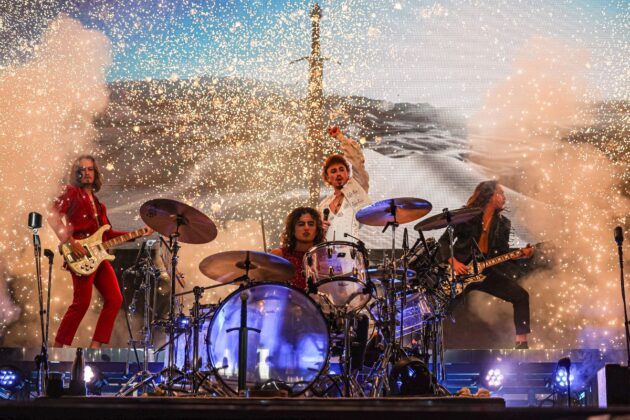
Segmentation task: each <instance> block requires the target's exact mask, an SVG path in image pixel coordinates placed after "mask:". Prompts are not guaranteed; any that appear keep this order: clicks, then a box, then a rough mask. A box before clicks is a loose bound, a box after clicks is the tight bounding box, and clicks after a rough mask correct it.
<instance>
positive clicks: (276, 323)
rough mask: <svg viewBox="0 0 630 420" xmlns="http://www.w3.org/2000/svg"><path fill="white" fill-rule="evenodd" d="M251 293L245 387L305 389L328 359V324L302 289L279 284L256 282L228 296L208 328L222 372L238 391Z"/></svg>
mask: <svg viewBox="0 0 630 420" xmlns="http://www.w3.org/2000/svg"><path fill="white" fill-rule="evenodd" d="M242 293H246V294H247V295H248V298H247V304H246V305H247V326H248V328H253V329H256V330H259V331H260V332H258V331H254V330H251V329H250V330H249V331H248V333H247V374H246V387H247V388H248V389H252V390H259V389H274V390H275V389H286V390H288V391H289V394H290V395H292V396H293V395H298V394H301V393H302V392H304V391H306V390H307V389H308V388H309V386H310V385H311V384H312V383H313V382H314V381H315V380H316V379H317V377H318V376H319V375H320V374H321V372H322V370H323V369H324V368H325V366H326V364H327V361H328V349H329V333H328V324H327V323H326V320H325V318H324V316H323V315H322V313H321V311H320V310H319V308H318V307H317V306H316V305H315V303H314V302H313V301H312V300H311V299H309V297H308V296H306V295H305V294H304V293H303V292H301V291H299V290H296V289H293V288H292V287H290V286H287V285H283V284H276V283H262V284H255V285H252V286H250V287H247V288H244V289H239V290H236V291H235V292H233V293H232V294H231V295H229V296H228V297H227V298H226V299H225V300H224V301H223V303H222V304H221V306H220V308H219V309H218V310H217V312H216V313H215V315H214V317H213V318H212V321H211V322H210V327H209V330H208V340H207V345H208V355H209V357H210V362H211V363H212V366H213V368H214V370H215V371H216V373H217V377H218V378H219V379H220V380H221V382H223V384H224V385H225V386H226V387H227V388H229V389H231V390H232V392H234V393H236V392H238V356H239V352H238V350H239V328H240V326H241V294H242Z"/></svg>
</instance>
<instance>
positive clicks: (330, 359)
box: [118, 197, 480, 397]
mask: <svg viewBox="0 0 630 420" xmlns="http://www.w3.org/2000/svg"><path fill="white" fill-rule="evenodd" d="M431 208H432V205H431V203H429V202H428V201H426V200H422V199H418V198H411V197H403V198H395V199H389V200H383V201H379V202H376V203H374V204H372V205H370V206H367V207H365V208H363V209H361V210H360V211H359V212H357V214H356V218H357V220H358V221H359V222H360V223H362V224H366V225H370V226H382V227H383V232H385V231H386V230H387V229H390V230H391V236H392V248H391V254H390V256H389V257H388V258H386V259H385V260H384V262H383V263H382V264H380V265H377V266H373V267H371V266H370V264H369V259H368V251H367V249H366V248H365V245H364V244H363V242H361V241H360V240H358V238H353V239H355V242H352V241H333V242H324V243H320V244H317V245H315V246H314V247H313V248H311V249H310V250H309V251H308V252H306V254H305V256H304V273H303V274H304V276H305V278H306V280H307V288H306V290H302V289H298V288H296V287H295V286H293V285H291V284H290V279H291V278H292V276H293V273H294V267H293V266H292V265H291V263H289V261H287V260H286V259H284V258H281V257H279V256H276V255H272V254H268V253H264V252H257V251H247V250H245V251H227V252H221V253H218V254H214V255H210V256H208V257H206V258H205V259H203V260H202V261H201V263H200V264H199V270H200V271H201V273H203V274H204V275H205V276H206V277H208V278H209V279H211V280H214V283H213V284H212V285H210V286H205V287H200V286H196V287H193V288H192V290H188V291H184V292H181V293H177V292H176V284H177V283H178V279H180V275H179V272H178V270H177V263H178V258H179V257H178V252H179V250H180V247H181V245H180V244H203V243H208V242H210V241H212V240H214V239H215V238H216V236H217V229H216V226H215V224H214V223H213V222H212V220H210V218H208V217H207V216H206V215H205V214H203V213H202V212H200V211H198V210H196V209H194V208H193V207H191V206H188V205H186V204H184V203H181V202H178V201H175V200H168V199H156V200H151V201H148V202H146V203H144V204H143V205H142V207H141V208H140V216H141V218H142V220H143V221H144V222H145V223H146V224H147V225H148V226H149V227H151V228H153V229H154V230H155V231H156V232H157V233H159V234H160V235H162V237H161V238H160V241H161V242H162V243H163V245H164V246H165V247H166V248H167V250H168V253H169V256H170V264H167V266H168V268H169V276H170V297H169V311H168V319H166V320H159V321H153V322H150V323H149V322H147V319H146V317H148V316H150V314H151V313H152V311H151V309H150V308H149V307H148V303H147V302H148V301H149V300H150V299H151V297H150V296H151V291H150V290H149V289H150V284H149V283H150V281H151V279H153V280H156V279H157V278H158V277H160V276H159V274H158V275H156V272H157V273H159V270H156V267H155V266H154V265H152V264H150V263H147V260H146V259H145V260H143V261H144V264H143V265H142V266H141V267H140V268H139V269H136V272H137V273H138V275H139V276H143V278H145V279H146V282H145V283H143V285H144V286H143V288H144V290H145V315H144V316H145V323H144V325H145V326H144V327H143V333H144V340H143V343H144V346H145V348H144V350H145V353H144V354H145V365H144V368H143V369H142V371H141V372H139V373H138V374H136V375H135V376H134V377H132V378H131V379H130V380H129V381H128V382H127V383H126V384H125V385H124V386H123V387H122V389H121V390H120V391H119V393H118V395H121V396H127V395H135V394H136V393H139V392H141V393H145V392H149V391H150V392H156V393H161V394H164V395H178V394H181V393H186V394H188V395H190V394H192V395H208V396H235V395H240V396H249V395H256V394H257V393H258V394H259V395H263V396H291V397H292V396H310V395H313V396H322V397H327V396H344V397H363V396H372V397H379V396H389V395H395V394H396V392H397V390H399V389H400V383H399V382H400V378H398V377H396V378H395V377H393V376H392V373H393V372H397V371H398V370H400V369H399V366H400V361H401V360H414V361H416V360H419V361H420V362H421V363H423V364H424V366H427V371H428V370H429V368H430V371H431V374H430V375H429V376H430V377H432V378H435V381H436V387H434V388H432V389H433V391H432V392H436V391H435V390H437V389H438V388H437V382H438V381H439V380H440V378H442V379H444V374H443V363H442V360H443V357H442V329H441V324H442V321H443V319H444V317H445V316H446V314H447V311H448V306H449V303H450V301H451V299H452V298H453V297H454V295H453V294H452V291H453V290H454V289H455V288H454V287H451V284H450V282H451V280H450V279H456V278H457V277H455V276H451V277H449V276H448V275H446V274H445V270H446V268H444V267H441V266H439V265H438V264H436V262H435V260H436V254H437V250H438V249H437V248H438V246H437V243H436V241H435V240H433V239H432V238H429V239H425V237H424V234H423V232H424V231H428V230H433V229H442V228H447V230H448V231H449V232H451V235H450V237H451V239H452V230H453V226H454V225H455V224H458V223H462V222H465V221H467V220H469V219H471V218H472V217H475V216H476V215H478V214H479V212H480V211H479V210H477V209H460V210H455V211H448V209H445V210H444V211H443V212H442V213H440V214H438V215H436V216H433V217H429V218H426V219H424V220H422V221H420V222H419V223H418V224H417V225H416V226H415V230H417V231H418V232H419V239H418V241H416V243H415V244H414V245H413V246H411V247H409V246H408V241H407V230H406V229H405V235H404V238H405V239H404V240H403V244H402V253H401V252H400V250H399V249H397V246H396V229H397V228H398V227H399V225H400V224H405V223H410V222H413V221H416V220H419V219H422V218H423V217H424V216H426V215H427V214H428V213H429V212H430V211H431ZM345 236H346V237H348V236H349V237H351V238H352V236H351V235H348V234H346V235H345ZM451 252H452V240H451ZM447 283H449V284H447ZM228 285H234V286H238V289H236V290H235V291H233V292H232V293H230V294H228V295H227V296H226V297H225V298H224V299H222V300H221V301H220V302H218V303H216V304H210V305H207V304H206V305H202V304H201V303H200V300H201V298H202V296H203V294H204V292H205V291H206V290H208V289H213V288H221V287H225V286H228ZM185 295H192V296H193V297H194V304H193V305H192V308H191V310H190V317H188V316H185V315H184V314H183V309H182V307H183V306H182V302H183V301H182V300H181V299H182V297H183V296H185ZM149 324H150V325H149ZM158 326H159V327H162V328H164V331H165V332H166V333H167V340H166V344H165V346H164V347H165V348H166V350H167V354H168V357H167V360H166V363H165V368H164V369H163V370H162V371H160V372H158V373H150V372H148V365H147V363H146V360H147V357H146V356H147V354H148V351H149V346H150V344H149V342H150V341H151V333H150V331H149V330H150V329H151V328H156V327H158ZM370 326H371V328H370ZM370 330H371V333H370ZM410 358H411V359H410Z"/></svg>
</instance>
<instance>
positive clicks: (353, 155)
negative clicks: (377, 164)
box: [328, 127, 370, 193]
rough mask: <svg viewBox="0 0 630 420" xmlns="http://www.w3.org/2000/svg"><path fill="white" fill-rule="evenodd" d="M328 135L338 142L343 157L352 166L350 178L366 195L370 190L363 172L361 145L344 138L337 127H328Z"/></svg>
mask: <svg viewBox="0 0 630 420" xmlns="http://www.w3.org/2000/svg"><path fill="white" fill-rule="evenodd" d="M328 134H330V136H331V137H334V138H336V139H337V140H339V142H340V143H341V144H340V147H341V150H342V152H343V155H344V156H345V157H346V159H348V162H350V164H351V165H352V177H353V178H354V179H355V180H356V181H357V182H358V183H359V185H361V187H363V189H364V190H365V192H366V193H367V192H368V191H369V188H370V176H369V175H368V173H367V171H366V170H365V156H364V155H363V148H362V147H361V145H360V144H359V143H358V142H357V141H356V140H353V139H351V138H348V137H346V136H345V135H344V134H343V133H342V132H341V130H340V129H339V127H330V128H329V129H328Z"/></svg>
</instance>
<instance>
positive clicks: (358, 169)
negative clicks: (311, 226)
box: [318, 127, 371, 241]
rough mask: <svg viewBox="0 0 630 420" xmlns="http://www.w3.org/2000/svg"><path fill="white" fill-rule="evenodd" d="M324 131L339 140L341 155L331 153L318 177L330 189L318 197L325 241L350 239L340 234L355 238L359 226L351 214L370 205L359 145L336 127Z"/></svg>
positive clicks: (366, 177)
mask: <svg viewBox="0 0 630 420" xmlns="http://www.w3.org/2000/svg"><path fill="white" fill-rule="evenodd" d="M328 134H330V135H331V136H332V137H334V138H336V139H337V140H339V142H340V143H341V145H340V146H341V150H342V151H343V154H335V155H331V156H329V157H328V158H327V159H326V162H325V163H324V167H323V169H322V177H323V178H324V182H326V183H327V184H328V185H330V186H331V187H332V188H333V192H332V194H330V195H328V196H327V197H326V198H324V199H323V200H322V202H321V203H320V204H319V206H318V210H319V211H320V213H321V214H322V219H323V220H324V230H325V231H326V241H351V240H352V239H351V238H345V237H344V233H348V234H350V235H352V236H355V237H359V229H360V227H361V225H360V223H359V222H358V221H357V219H356V217H355V215H356V213H357V212H358V211H359V210H360V209H362V208H363V207H365V206H367V205H369V204H371V200H370V198H369V197H368V189H369V181H370V179H369V176H368V173H367V171H366V170H365V157H364V156H363V150H362V149H361V146H360V145H359V144H358V143H357V142H356V141H354V140H352V139H349V138H347V137H346V136H344V135H343V133H342V132H341V130H339V128H338V127H332V128H329V129H328Z"/></svg>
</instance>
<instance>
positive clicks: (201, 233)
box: [140, 198, 217, 244]
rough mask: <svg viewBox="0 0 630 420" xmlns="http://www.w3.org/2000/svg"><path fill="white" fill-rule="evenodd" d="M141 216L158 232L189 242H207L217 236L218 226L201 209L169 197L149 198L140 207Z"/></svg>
mask: <svg viewBox="0 0 630 420" xmlns="http://www.w3.org/2000/svg"><path fill="white" fill-rule="evenodd" d="M140 217H141V218H142V220H143V221H144V223H146V224H147V225H148V226H149V227H151V228H152V229H153V230H155V231H156V232H158V233H160V234H162V235H164V236H168V237H170V236H171V235H173V234H175V233H178V234H179V235H178V237H177V240H178V241H179V242H184V243H187V244H205V243H207V242H210V241H212V240H214V238H216V237H217V227H216V226H215V224H214V222H212V220H210V218H209V217H208V216H206V215H205V214H203V213H202V212H200V211H199V210H197V209H195V208H193V207H191V206H189V205H188V204H184V203H180V202H179V201H175V200H169V199H167V198H157V199H155V200H149V201H147V202H146V203H144V204H143V205H142V207H140ZM178 221H179V222H178Z"/></svg>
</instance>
